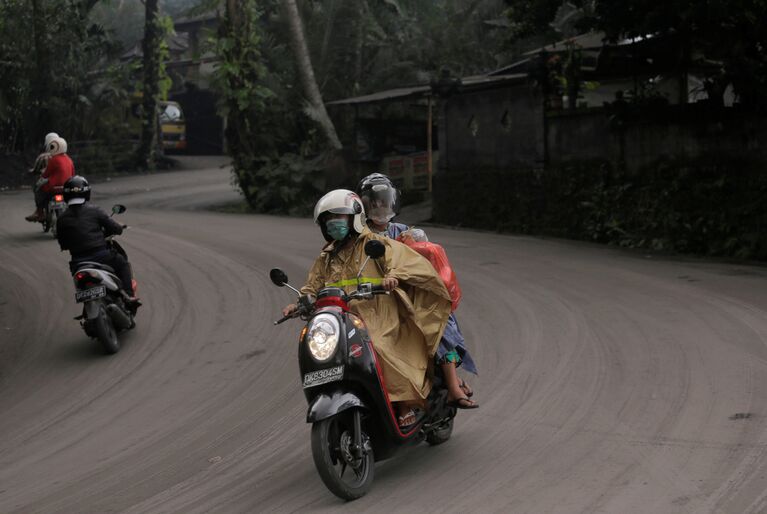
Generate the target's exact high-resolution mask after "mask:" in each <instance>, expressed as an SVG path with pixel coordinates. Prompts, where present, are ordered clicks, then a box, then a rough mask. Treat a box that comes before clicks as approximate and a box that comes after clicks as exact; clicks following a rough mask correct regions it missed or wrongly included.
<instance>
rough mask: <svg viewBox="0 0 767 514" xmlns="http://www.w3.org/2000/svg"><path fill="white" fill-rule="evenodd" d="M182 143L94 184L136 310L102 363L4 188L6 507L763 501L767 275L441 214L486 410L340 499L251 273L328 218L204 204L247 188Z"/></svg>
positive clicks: (607, 505) (299, 254)
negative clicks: (132, 277) (120, 228)
mask: <svg viewBox="0 0 767 514" xmlns="http://www.w3.org/2000/svg"><path fill="white" fill-rule="evenodd" d="M195 162H197V163H198V166H197V167H198V168H201V169H195V170H190V171H185V172H171V173H165V174H157V175H152V176H141V177H128V178H121V179H115V180H112V181H111V182H108V183H99V184H96V185H95V187H94V190H95V192H94V203H96V204H100V205H102V206H104V207H106V208H109V207H110V206H111V205H112V204H113V203H123V204H125V205H127V206H128V211H127V212H126V213H125V214H123V215H122V216H121V218H120V219H121V220H122V221H123V222H125V223H127V224H129V225H131V227H132V228H131V229H130V230H129V231H128V232H127V233H126V234H125V235H124V236H123V237H122V239H121V241H122V243H123V245H124V246H125V247H126V249H127V251H128V253H129V255H130V257H131V261H132V262H133V265H134V269H135V272H136V278H137V279H138V281H139V284H140V285H139V294H140V296H141V297H142V299H143V300H144V302H145V304H146V306H145V307H144V308H143V309H142V310H141V312H140V315H139V318H138V327H137V328H136V329H135V330H134V331H133V332H131V333H130V334H128V335H127V337H125V338H124V339H123V340H124V347H123V349H122V350H121V351H120V353H119V354H117V355H114V356H106V355H104V354H102V353H101V352H100V351H99V349H98V347H97V346H96V344H95V343H93V342H92V341H90V340H88V339H87V338H86V337H85V335H84V334H83V332H82V330H81V329H80V328H79V326H78V323H77V322H76V321H74V320H73V319H72V318H73V316H75V315H77V314H78V313H79V311H78V308H77V306H76V304H75V302H74V298H73V287H72V284H71V281H70V278H69V276H68V273H67V266H66V263H67V256H66V255H65V254H62V253H60V252H59V251H58V247H57V245H56V244H55V243H54V242H53V240H52V239H51V238H50V237H49V236H48V235H44V234H42V232H41V231H39V229H38V226H34V225H31V224H29V223H27V222H25V221H24V220H23V216H24V215H25V214H28V212H27V211H31V208H32V198H31V194H30V193H29V191H26V192H12V193H3V194H0V512H3V513H38V512H39V513H59V512H60V513H108V512H129V513H171V512H179V513H207V512H218V513H250V512H354V513H358V512H387V513H391V512H435V513H436V512H504V513H509V512H511V513H528V512H529V513H581V512H583V513H621V514H624V513H696V514H697V513H708V512H720V513H725V514H729V513H737V512H749V513H759V512H767V434H766V433H765V429H767V313H766V312H765V310H766V309H767V271H766V270H765V269H764V268H761V267H755V266H748V265H741V264H722V263H711V262H707V261H704V260H696V259H670V258H660V257H649V256H645V255H642V254H641V253H626V252H622V251H618V250H615V249H610V248H606V247H600V246H593V245H588V244H581V243H572V242H566V241H558V240H544V239H536V238H527V237H512V236H500V235H496V234H490V233H477V232H470V231H454V230H448V229H438V228H429V229H428V232H429V234H430V236H431V238H432V240H433V241H437V242H440V243H442V244H443V245H444V246H445V248H446V249H447V251H448V254H449V256H450V257H451V261H452V263H453V265H454V267H455V268H456V270H457V272H458V276H459V278H460V281H461V286H462V288H463V292H464V300H463V302H462V304H461V307H460V309H459V311H458V312H457V315H458V319H459V321H460V323H461V326H462V328H463V330H464V333H465V335H466V338H467V340H468V343H469V345H470V348H471V351H472V352H473V355H474V357H475V360H476V361H477V363H478V365H479V368H480V373H481V374H480V376H479V377H470V381H471V383H472V385H473V386H474V389H475V391H476V396H475V398H477V399H478V401H479V402H481V408H480V409H479V410H477V411H468V412H461V413H460V414H459V416H458V418H457V420H456V429H455V431H454V434H453V437H452V439H451V440H450V441H449V442H448V443H447V444H445V445H443V446H440V447H437V448H430V447H428V446H426V445H425V444H424V445H421V446H418V447H415V448H413V449H410V450H408V451H406V452H403V453H400V454H399V455H398V456H397V457H395V458H394V459H392V460H389V461H386V462H384V463H381V464H379V465H378V468H377V474H376V480H375V484H374V486H373V489H372V491H371V492H370V493H369V494H368V495H367V496H366V497H364V498H362V499H360V500H358V501H356V502H352V503H343V502H342V501H340V500H338V499H336V498H335V497H334V496H332V495H331V494H330V493H329V492H328V491H327V490H326V489H325V487H324V485H323V484H322V482H321V481H320V479H319V477H318V475H317V473H316V471H315V469H314V465H313V462H312V458H311V452H310V446H309V426H308V425H307V424H306V423H305V408H306V405H305V400H304V397H303V394H302V392H301V385H300V380H299V377H298V368H297V362H296V346H295V345H296V339H297V337H298V331H299V324H298V323H296V322H294V323H286V324H283V325H280V326H278V327H274V326H273V325H272V323H271V321H272V320H274V319H276V318H277V317H279V311H280V309H281V307H282V306H283V305H285V304H286V303H288V302H289V301H291V300H292V297H291V296H290V295H289V294H288V291H287V290H286V289H279V288H276V287H274V286H272V285H271V283H270V282H269V279H268V276H267V273H268V270H269V268H271V267H274V266H280V267H282V268H284V269H285V270H286V271H287V273H288V275H289V276H290V277H291V282H293V283H294V284H300V283H301V282H302V279H303V278H304V276H305V273H306V270H307V269H308V267H309V265H310V263H311V262H312V260H313V259H314V257H315V256H316V255H317V253H318V251H319V247H320V245H321V243H322V240H321V236H320V233H319V230H318V229H317V228H316V226H315V225H314V224H313V223H312V222H311V220H308V219H295V218H284V217H270V216H254V215H237V214H224V213H217V212H209V211H208V210H206V207H207V206H209V205H213V204H219V203H225V202H227V201H232V200H234V199H236V198H237V193H236V192H234V191H233V189H232V186H231V184H230V177H229V173H228V171H227V170H226V169H224V168H221V167H218V166H215V165H214V161H203V160H198V161H195ZM208 165H209V166H210V167H208V168H206V166H208Z"/></svg>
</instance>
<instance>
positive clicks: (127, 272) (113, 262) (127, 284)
mask: <svg viewBox="0 0 767 514" xmlns="http://www.w3.org/2000/svg"><path fill="white" fill-rule="evenodd" d="M86 261H88V262H98V263H99V264H106V265H107V266H110V267H111V268H112V269H113V270H115V275H117V278H119V279H120V282H122V286H123V290H124V291H125V292H126V293H128V296H133V276H132V274H131V268H130V264H129V263H128V261H127V260H126V259H125V257H123V256H122V255H120V254H119V253H117V252H114V251H112V250H101V251H99V252H97V253H94V254H93V255H87V256H81V257H78V258H74V257H73V258H72V260H71V261H70V262H69V270H70V271H71V272H72V273H74V272H75V271H77V268H78V267H79V265H80V263H82V262H86Z"/></svg>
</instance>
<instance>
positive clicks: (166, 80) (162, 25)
mask: <svg viewBox="0 0 767 514" xmlns="http://www.w3.org/2000/svg"><path fill="white" fill-rule="evenodd" d="M157 27H158V29H159V31H160V48H159V49H158V57H159V62H160V80H159V81H158V84H157V86H158V90H159V95H158V98H159V99H160V100H167V99H168V92H169V91H170V88H171V87H173V80H172V79H171V78H170V75H168V70H167V65H166V63H167V62H168V59H169V58H170V50H169V48H168V39H169V38H170V37H171V36H173V35H175V34H176V31H175V30H174V29H173V18H171V17H170V16H158V17H157Z"/></svg>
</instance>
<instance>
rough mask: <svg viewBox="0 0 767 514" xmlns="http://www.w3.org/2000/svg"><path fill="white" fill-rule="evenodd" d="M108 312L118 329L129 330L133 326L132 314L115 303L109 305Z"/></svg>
mask: <svg viewBox="0 0 767 514" xmlns="http://www.w3.org/2000/svg"><path fill="white" fill-rule="evenodd" d="M107 314H109V317H110V318H112V323H114V326H115V328H116V329H118V330H127V329H129V328H130V326H131V320H130V316H128V315H127V314H126V313H125V312H124V311H123V310H122V309H121V308H120V307H118V306H117V305H115V304H110V305H107Z"/></svg>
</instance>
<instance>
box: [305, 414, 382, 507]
mask: <svg viewBox="0 0 767 514" xmlns="http://www.w3.org/2000/svg"><path fill="white" fill-rule="evenodd" d="M353 419H354V418H353V416H352V415H351V413H350V412H348V411H347V412H345V413H341V414H337V415H335V416H332V417H330V418H327V419H323V420H322V421H318V422H316V423H314V424H313V425H312V456H313V457H314V465H315V466H316V467H317V471H318V472H319V474H320V478H322V481H323V482H324V483H325V486H327V488H328V489H330V492H332V493H333V494H335V495H336V496H338V497H339V498H341V499H344V500H347V501H348V500H356V499H357V498H360V497H362V496H364V495H365V493H367V492H368V490H369V489H370V486H371V485H372V484H373V476H374V468H375V463H374V458H373V450H372V449H369V450H367V452H366V453H365V455H363V456H362V457H355V456H354V455H353V453H352V450H351V447H352V445H353V443H354V421H353ZM361 439H362V441H367V435H366V434H365V433H364V432H363V433H362V438H361ZM367 446H369V444H368V445H367Z"/></svg>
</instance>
